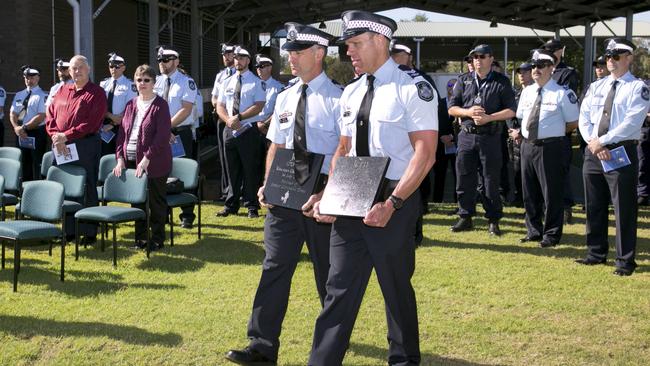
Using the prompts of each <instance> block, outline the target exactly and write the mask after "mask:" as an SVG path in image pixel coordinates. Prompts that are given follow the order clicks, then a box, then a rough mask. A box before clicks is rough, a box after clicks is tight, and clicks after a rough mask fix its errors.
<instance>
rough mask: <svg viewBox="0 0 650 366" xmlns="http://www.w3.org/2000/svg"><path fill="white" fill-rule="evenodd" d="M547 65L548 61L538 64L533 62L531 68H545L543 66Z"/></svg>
mask: <svg viewBox="0 0 650 366" xmlns="http://www.w3.org/2000/svg"><path fill="white" fill-rule="evenodd" d="M549 66H551V64H550V63H547V62H543V63H539V64H533V69H545V68H547V67H549Z"/></svg>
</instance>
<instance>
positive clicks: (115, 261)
mask: <svg viewBox="0 0 650 366" xmlns="http://www.w3.org/2000/svg"><path fill="white" fill-rule="evenodd" d="M116 226H117V224H113V267H117V241H116V237H117V234H116V233H117V229H116V228H115V227H116Z"/></svg>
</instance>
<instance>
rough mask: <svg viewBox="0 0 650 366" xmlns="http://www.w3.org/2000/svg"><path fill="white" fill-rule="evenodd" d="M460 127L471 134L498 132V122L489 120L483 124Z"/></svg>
mask: <svg viewBox="0 0 650 366" xmlns="http://www.w3.org/2000/svg"><path fill="white" fill-rule="evenodd" d="M460 129H461V130H463V131H465V133H470V134H473V135H494V134H495V133H497V132H499V124H497V123H493V122H490V124H488V125H485V126H475V125H463V126H462V127H461V128H460Z"/></svg>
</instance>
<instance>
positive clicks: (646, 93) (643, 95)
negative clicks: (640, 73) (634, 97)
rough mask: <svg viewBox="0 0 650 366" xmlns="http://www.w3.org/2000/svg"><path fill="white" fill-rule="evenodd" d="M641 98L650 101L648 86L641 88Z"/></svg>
mask: <svg viewBox="0 0 650 366" xmlns="http://www.w3.org/2000/svg"><path fill="white" fill-rule="evenodd" d="M641 98H643V100H645V101H648V100H650V89H648V87H647V86H643V87H642V88H641Z"/></svg>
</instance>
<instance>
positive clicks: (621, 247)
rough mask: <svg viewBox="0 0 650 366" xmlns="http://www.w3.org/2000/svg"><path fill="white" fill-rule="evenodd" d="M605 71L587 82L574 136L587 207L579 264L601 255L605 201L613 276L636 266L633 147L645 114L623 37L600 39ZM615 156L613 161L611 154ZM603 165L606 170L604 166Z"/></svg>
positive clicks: (648, 94) (644, 98)
mask: <svg viewBox="0 0 650 366" xmlns="http://www.w3.org/2000/svg"><path fill="white" fill-rule="evenodd" d="M605 45H606V46H605V47H606V51H605V57H606V58H607V69H608V70H609V71H610V75H609V76H607V77H606V78H603V79H601V80H598V81H595V82H593V83H592V84H591V85H590V86H589V90H588V91H587V94H586V95H585V98H584V100H583V101H582V105H581V107H580V120H579V128H580V134H581V135H582V136H583V138H584V139H585V141H586V142H587V148H586V149H585V157H584V164H583V167H582V175H583V178H584V183H585V209H586V211H587V230H586V231H587V233H586V237H587V256H586V257H585V258H582V259H578V260H576V262H577V263H580V264H584V265H595V264H604V263H605V260H606V259H607V252H608V249H609V244H608V242H607V226H608V205H609V200H610V197H611V200H612V203H613V204H614V215H615V219H616V260H615V265H616V270H615V271H614V274H615V275H618V276H629V275H631V274H632V273H634V270H635V268H636V262H635V260H634V259H635V256H636V238H637V235H636V229H637V214H638V206H637V190H636V186H637V182H638V172H639V171H638V169H639V166H638V155H637V150H636V145H637V143H638V140H639V138H640V137H641V126H642V125H643V121H644V119H645V117H646V113H647V112H648V105H649V101H650V89H648V87H647V86H646V85H645V83H644V82H643V81H641V80H639V79H637V78H636V77H634V75H632V74H631V73H630V71H629V70H630V65H631V64H632V61H633V56H632V52H633V51H634V49H635V48H636V46H635V45H634V44H633V43H632V42H631V41H628V40H626V39H625V38H610V39H608V40H606V41H605ZM613 156H615V157H616V158H615V159H612V157H613ZM606 167H607V168H608V169H607V170H606V169H605V168H606Z"/></svg>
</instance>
